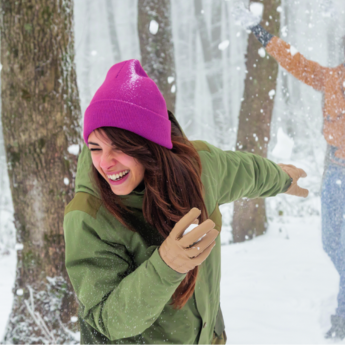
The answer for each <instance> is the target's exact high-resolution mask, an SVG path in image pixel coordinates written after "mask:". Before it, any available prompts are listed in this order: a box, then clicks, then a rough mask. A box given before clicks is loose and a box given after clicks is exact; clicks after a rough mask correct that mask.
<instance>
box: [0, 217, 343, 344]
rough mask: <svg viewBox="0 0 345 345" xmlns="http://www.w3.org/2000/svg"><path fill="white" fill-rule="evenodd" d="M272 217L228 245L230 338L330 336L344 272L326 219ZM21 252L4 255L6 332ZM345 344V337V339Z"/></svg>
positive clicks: (0, 315)
mask: <svg viewBox="0 0 345 345" xmlns="http://www.w3.org/2000/svg"><path fill="white" fill-rule="evenodd" d="M284 218H285V219H284V224H283V223H281V222H278V221H275V222H272V223H271V225H270V227H269V230H268V232H267V234H266V235H264V236H262V237H259V238H256V239H255V240H253V241H248V242H245V243H240V244H232V245H225V246H223V255H222V256H223V257H222V260H223V261H222V285H221V304H222V309H223V313H224V318H225V323H226V331H227V335H228V343H230V344H231V343H242V344H248V343H255V344H272V343H280V344H283V343H290V344H292V343H293V344H317V343H326V344H327V343H333V342H332V341H326V340H325V339H324V338H323V334H324V333H325V332H326V331H327V330H328V328H329V327H330V321H329V316H330V315H331V314H332V313H333V312H334V310H335V307H336V295H337V290H338V281H339V278H338V275H337V273H336V271H335V269H334V267H333V265H332V263H331V261H330V260H329V258H328V257H327V255H326V254H325V253H324V252H323V250H322V244H321V229H320V218H319V217H317V216H315V217H307V218H300V217H298V218H297V217H296V218H286V217H284ZM15 261H16V256H15V253H14V252H13V251H12V252H11V253H10V255H5V256H0V276H1V280H0V305H1V309H0V337H2V335H3V332H4V329H5V326H6V322H7V316H8V314H9V312H10V308H11V299H12V297H11V296H12V295H11V289H12V285H13V282H14V276H15ZM344 343H345V342H344Z"/></svg>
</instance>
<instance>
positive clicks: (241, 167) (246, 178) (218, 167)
mask: <svg viewBox="0 0 345 345" xmlns="http://www.w3.org/2000/svg"><path fill="white" fill-rule="evenodd" d="M207 145H208V146H209V148H210V153H209V155H210V159H209V160H208V164H207V165H208V166H207V169H208V170H209V171H210V172H209V174H210V175H212V177H213V178H212V180H211V179H210V181H211V183H212V184H213V185H214V188H216V191H215V194H216V196H217V200H218V204H220V205H221V204H225V203H229V202H232V201H235V200H238V199H241V198H243V197H246V198H251V199H252V198H257V197H261V198H265V197H270V196H275V195H277V194H278V193H283V192H285V191H286V190H287V189H288V188H289V186H290V184H291V178H290V176H289V175H288V174H287V173H285V172H284V171H283V170H282V169H281V168H280V167H279V166H278V165H277V164H275V163H274V162H272V161H270V160H269V159H267V158H263V157H261V156H258V155H255V154H251V153H247V152H240V151H222V150H220V149H218V148H216V147H214V146H212V145H210V144H207Z"/></svg>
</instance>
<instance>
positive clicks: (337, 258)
mask: <svg viewBox="0 0 345 345" xmlns="http://www.w3.org/2000/svg"><path fill="white" fill-rule="evenodd" d="M233 15H234V17H235V18H236V19H237V20H238V21H239V22H240V24H241V25H242V26H243V27H244V28H245V29H250V30H251V31H252V32H253V34H254V35H255V36H256V38H257V39H258V40H259V41H260V43H261V44H262V45H263V46H264V47H265V48H266V51H267V52H268V53H269V54H270V55H271V56H272V57H273V58H275V59H276V60H277V62H278V63H279V64H280V66H282V67H283V68H284V69H285V70H286V71H287V72H289V73H291V74H292V75H293V76H295V77H296V78H297V79H299V80H300V81H302V82H303V83H305V84H307V85H309V86H311V87H313V88H314V89H315V90H317V91H320V92H322V93H323V118H324V121H323V134H324V137H325V140H326V141H327V144H328V148H327V154H326V159H325V171H324V177H323V182H322V191H321V208H322V241H323V247H324V249H325V251H326V253H327V254H328V255H329V256H330V258H331V260H332V262H333V263H334V266H335V267H336V269H337V271H338V273H339V275H340V284H339V293H338V307H337V309H336V314H335V315H332V316H331V324H332V327H331V329H330V330H329V331H328V332H327V333H326V338H333V337H335V338H340V339H343V338H345V64H341V65H339V66H337V67H334V68H331V67H323V66H321V65H319V64H318V63H317V62H314V61H311V60H308V59H306V58H305V57H304V56H303V55H302V54H300V53H299V52H298V51H297V50H296V49H295V48H294V47H292V46H290V45H289V44H288V43H286V42H284V41H283V40H282V39H281V38H278V37H276V36H273V35H271V34H270V33H269V32H267V31H266V30H265V29H264V28H263V27H262V26H261V25H260V24H259V23H260V18H258V17H257V16H255V15H254V14H252V13H251V12H250V11H249V10H247V9H246V8H245V7H244V6H243V4H239V5H237V6H236V7H234V9H233Z"/></svg>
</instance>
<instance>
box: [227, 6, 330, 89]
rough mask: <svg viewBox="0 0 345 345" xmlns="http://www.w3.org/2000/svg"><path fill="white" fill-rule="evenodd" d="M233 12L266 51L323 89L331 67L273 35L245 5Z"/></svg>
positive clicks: (308, 83)
mask: <svg viewBox="0 0 345 345" xmlns="http://www.w3.org/2000/svg"><path fill="white" fill-rule="evenodd" d="M232 13H233V16H234V17H235V18H236V19H237V21H238V22H239V23H240V24H241V26H242V27H244V28H245V29H249V30H251V31H252V32H253V34H254V35H255V37H256V38H257V39H258V40H259V41H260V43H261V44H262V45H263V46H264V47H265V48H266V51H267V52H268V53H269V54H270V55H271V56H272V57H273V58H274V59H276V60H277V62H278V63H279V64H280V65H281V66H282V67H283V68H284V69H286V70H287V71H288V72H289V73H291V74H292V75H293V76H294V77H296V78H297V79H299V80H300V81H302V82H303V83H305V84H307V85H309V86H311V87H313V88H314V89H316V90H318V91H322V90H323V88H324V81H325V74H326V73H329V72H330V69H329V68H327V67H323V66H321V65H319V64H318V63H317V62H315V61H311V60H308V59H306V58H305V57H304V56H303V55H302V54H300V53H299V52H298V51H297V50H296V49H295V48H294V47H292V46H290V44H288V43H286V42H285V41H283V40H282V39H280V38H279V37H276V36H273V35H271V34H270V33H269V32H267V31H266V30H265V29H264V28H263V27H262V26H261V25H260V18H258V17H256V16H255V15H254V14H252V13H251V12H250V11H249V10H247V9H246V8H244V6H243V5H237V6H236V7H234V9H233V12H232Z"/></svg>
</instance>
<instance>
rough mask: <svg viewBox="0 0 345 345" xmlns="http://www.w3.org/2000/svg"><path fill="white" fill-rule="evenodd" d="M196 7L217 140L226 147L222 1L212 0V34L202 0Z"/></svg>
mask: <svg viewBox="0 0 345 345" xmlns="http://www.w3.org/2000/svg"><path fill="white" fill-rule="evenodd" d="M194 9H195V17H196V19H197V24H198V29H199V33H200V39H201V46H202V50H203V55H204V61H205V70H206V79H207V84H208V87H209V90H210V94H211V101H212V109H213V118H214V122H215V125H216V136H217V142H218V145H219V146H220V147H221V148H223V149H224V148H226V146H227V144H228V135H227V129H228V128H229V123H227V116H226V111H225V105H224V99H223V73H222V72H223V69H222V53H221V51H220V50H219V49H218V45H219V43H220V42H221V25H222V15H221V14H222V1H221V0H214V1H213V2H212V20H211V26H212V27H211V30H210V31H211V35H209V32H208V29H207V24H206V20H205V16H204V11H203V4H202V0H194Z"/></svg>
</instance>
